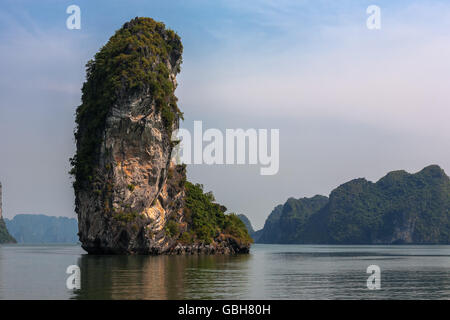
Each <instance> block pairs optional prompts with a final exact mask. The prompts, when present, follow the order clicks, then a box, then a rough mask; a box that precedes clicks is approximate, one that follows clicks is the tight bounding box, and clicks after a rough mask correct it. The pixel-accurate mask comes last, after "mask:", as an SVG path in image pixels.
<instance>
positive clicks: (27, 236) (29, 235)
mask: <svg viewBox="0 0 450 320" xmlns="http://www.w3.org/2000/svg"><path fill="white" fill-rule="evenodd" d="M5 222H6V226H7V227H8V230H9V232H10V233H11V235H13V237H14V238H15V239H16V240H17V242H18V243H77V242H78V235H77V232H78V222H77V220H76V219H75V218H67V217H51V216H46V215H43V214H18V215H16V216H15V217H14V218H13V219H11V220H9V219H5Z"/></svg>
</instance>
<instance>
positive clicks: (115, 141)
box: [71, 18, 252, 254]
mask: <svg viewBox="0 0 450 320" xmlns="http://www.w3.org/2000/svg"><path fill="white" fill-rule="evenodd" d="M182 51H183V46H182V44H181V41H180V37H179V36H178V35H177V34H176V33H175V32H174V31H172V30H170V29H166V27H165V25H164V24H163V23H161V22H156V21H154V20H153V19H150V18H135V19H133V20H131V21H130V22H127V23H125V24H124V25H123V27H122V28H121V29H119V30H118V31H117V32H116V33H115V34H114V35H113V36H112V37H111V38H110V39H109V41H108V43H107V44H106V45H104V46H103V47H102V48H101V49H100V51H99V52H98V53H97V54H96V55H95V57H94V59H93V60H91V61H89V62H88V63H87V66H86V73H87V76H86V78H87V80H86V82H85V83H84V85H83V88H82V104H81V105H80V106H79V107H78V108H77V111H76V125H77V127H76V132H75V140H76V146H77V150H76V154H75V155H74V157H73V158H72V159H71V164H72V170H71V174H72V175H73V177H74V183H73V186H74V190H75V210H76V212H77V214H78V224H79V238H80V241H81V244H82V247H83V248H84V249H85V250H86V251H87V252H88V253H94V254H192V253H205V254H217V253H219V254H232V253H248V252H249V249H250V244H251V242H252V239H251V237H250V236H249V234H248V232H247V229H246V228H245V225H244V224H243V223H242V221H241V220H240V219H239V218H238V216H237V215H235V214H225V213H226V211H227V209H226V208H225V207H224V206H221V205H220V204H217V203H215V199H214V197H213V195H212V193H210V192H204V190H203V186H202V185H200V184H192V183H190V182H188V181H186V167H185V166H183V165H175V164H174V163H173V162H172V161H171V153H172V150H173V148H174V146H175V145H176V144H175V143H174V142H173V141H171V136H172V132H173V131H174V130H176V129H178V127H179V122H180V119H182V117H183V113H182V112H181V111H180V109H179V108H178V105H177V98H176V96H175V94H174V91H175V88H176V86H177V82H176V75H177V74H178V73H179V72H180V65H181V62H182V57H181V55H182Z"/></svg>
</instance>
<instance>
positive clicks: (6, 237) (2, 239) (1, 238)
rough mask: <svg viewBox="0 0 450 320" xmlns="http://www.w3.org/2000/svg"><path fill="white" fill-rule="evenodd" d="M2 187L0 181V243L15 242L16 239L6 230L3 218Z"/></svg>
mask: <svg viewBox="0 0 450 320" xmlns="http://www.w3.org/2000/svg"><path fill="white" fill-rule="evenodd" d="M2 199H3V189H2V183H1V182H0V244H1V243H16V239H14V237H13V236H11V234H10V233H9V232H8V229H7V227H6V224H5V220H3V203H2Z"/></svg>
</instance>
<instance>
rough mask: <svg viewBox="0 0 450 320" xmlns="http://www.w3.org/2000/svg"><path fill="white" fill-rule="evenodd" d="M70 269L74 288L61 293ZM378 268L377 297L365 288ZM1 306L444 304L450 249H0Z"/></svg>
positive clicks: (448, 291)
mask: <svg viewBox="0 0 450 320" xmlns="http://www.w3.org/2000/svg"><path fill="white" fill-rule="evenodd" d="M70 265H77V266H79V268H80V271H81V289H79V290H73V289H70V290H69V289H67V287H66V280H67V278H68V277H69V275H68V274H66V269H67V267H68V266H70ZM369 265H377V266H379V268H380V270H381V273H380V279H381V280H380V285H381V288H380V289H378V290H369V289H368V288H367V279H368V277H369V276H370V274H368V273H366V272H367V267H368V266H369ZM0 299H270V300H272V299H450V246H323V245H262V244H256V245H253V246H252V249H251V253H250V254H249V255H238V256H92V255H87V254H86V253H85V252H84V251H83V249H82V248H81V247H80V246H78V245H3V246H0Z"/></svg>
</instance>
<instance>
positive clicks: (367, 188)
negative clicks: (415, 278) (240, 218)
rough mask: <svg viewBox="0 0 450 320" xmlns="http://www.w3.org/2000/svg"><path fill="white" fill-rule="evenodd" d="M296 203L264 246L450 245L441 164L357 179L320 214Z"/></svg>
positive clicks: (273, 223) (265, 236) (447, 192)
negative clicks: (278, 244) (312, 244)
mask: <svg viewBox="0 0 450 320" xmlns="http://www.w3.org/2000/svg"><path fill="white" fill-rule="evenodd" d="M294 200H295V199H294ZM294 200H291V202H292V203H291V204H289V203H288V202H289V200H288V202H287V203H286V204H285V205H284V206H283V207H282V208H281V209H279V208H278V210H276V212H274V213H273V215H271V216H270V217H269V218H268V219H267V221H266V224H265V226H264V229H263V233H262V236H261V238H260V239H259V241H258V242H266V243H331V244H372V243H377V244H381V243H421V244H422V243H423V244H437V243H440V244H449V243H450V179H449V177H448V176H447V175H446V174H445V173H444V171H443V170H442V169H441V168H439V167H438V166H435V165H433V166H429V167H426V168H424V169H423V170H422V171H420V172H418V173H416V174H409V173H407V172H405V171H394V172H390V173H389V174H387V175H386V176H385V177H383V178H382V179H380V180H379V181H378V182H376V183H372V182H370V181H367V180H365V179H355V180H352V181H350V182H347V183H345V184H343V185H341V186H339V187H338V188H336V189H335V190H333V191H332V193H331V194H330V198H329V201H328V202H326V203H325V204H324V205H323V206H322V207H321V208H318V209H317V210H312V211H311V210H308V209H307V208H306V207H303V208H300V207H297V209H294V207H295V206H297V205H298V203H296V201H297V200H296V201H294ZM297 202H298V201H297ZM303 202H304V201H303ZM303 204H305V202H304V203H303ZM310 209H313V208H312V207H311V208H310Z"/></svg>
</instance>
